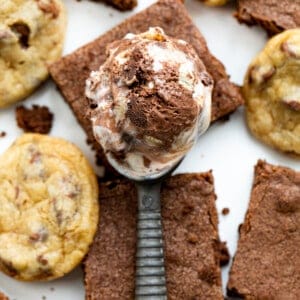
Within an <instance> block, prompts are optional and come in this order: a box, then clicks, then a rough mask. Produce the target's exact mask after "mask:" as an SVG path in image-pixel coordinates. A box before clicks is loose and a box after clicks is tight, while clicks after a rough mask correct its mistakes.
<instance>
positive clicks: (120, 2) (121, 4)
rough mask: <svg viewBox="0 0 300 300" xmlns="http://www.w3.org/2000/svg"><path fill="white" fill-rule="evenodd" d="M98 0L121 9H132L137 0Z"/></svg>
mask: <svg viewBox="0 0 300 300" xmlns="http://www.w3.org/2000/svg"><path fill="white" fill-rule="evenodd" d="M95 1H97V0H95ZM98 1H99V0H98ZM100 1H102V2H105V3H107V4H109V5H112V6H114V7H115V8H117V9H119V10H121V11H124V10H130V9H133V8H134V7H136V5H137V0H100Z"/></svg>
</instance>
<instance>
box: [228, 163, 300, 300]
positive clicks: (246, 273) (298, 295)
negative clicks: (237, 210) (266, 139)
mask: <svg viewBox="0 0 300 300" xmlns="http://www.w3.org/2000/svg"><path fill="white" fill-rule="evenodd" d="M227 288H228V294H229V295H230V296H239V297H242V298H243V299H248V300H250V299H251V300H252V299H278V300H281V299H282V300H298V299H300V172H295V171H293V170H292V169H289V168H285V167H280V166H273V165H271V164H268V163H266V162H264V161H261V160H260V161H258V163H257V165H256V167H255V176H254V183H253V188H252V193H251V199H250V204H249V208H248V211H247V214H246V217H245V221H244V224H243V225H242V226H241V229H240V239H239V242H238V249H237V252H236V255H235V258H234V260H233V265H232V268H231V270H230V276H229V283H228V286H227Z"/></svg>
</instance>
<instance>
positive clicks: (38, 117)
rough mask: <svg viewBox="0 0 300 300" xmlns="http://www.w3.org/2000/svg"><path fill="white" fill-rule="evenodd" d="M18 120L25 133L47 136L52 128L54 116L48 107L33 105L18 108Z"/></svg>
mask: <svg viewBox="0 0 300 300" xmlns="http://www.w3.org/2000/svg"><path fill="white" fill-rule="evenodd" d="M16 120H17V124H18V126H19V127H20V128H22V129H23V130H24V131H25V132H34V133H41V134H47V133H49V132H50V130H51V127H52V120H53V114H52V113H51V112H50V110H49V108H48V107H47V106H39V105H33V106H32V108H26V107H25V106H23V105H20V106H18V107H16Z"/></svg>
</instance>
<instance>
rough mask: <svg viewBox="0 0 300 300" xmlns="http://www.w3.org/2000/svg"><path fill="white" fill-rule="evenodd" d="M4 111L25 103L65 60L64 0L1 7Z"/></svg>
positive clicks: (11, 0)
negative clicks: (54, 64) (53, 67)
mask: <svg viewBox="0 0 300 300" xmlns="http://www.w3.org/2000/svg"><path fill="white" fill-rule="evenodd" d="M0 11H1V13H0V107H5V106H8V105H10V104H12V103H14V102H17V101H19V100H22V99H23V98H25V97H27V96H28V95H29V94H30V93H32V92H33V91H34V89H36V88H37V87H38V86H39V85H40V83H41V82H42V81H44V80H45V79H46V78H47V76H48V70H47V64H49V63H52V62H54V61H55V60H56V59H57V58H59V57H60V56H61V53H62V48H63V40H64V33H65V27H66V13H65V9H64V6H63V4H62V2H61V1H60V0H27V1H23V0H5V1H1V3H0Z"/></svg>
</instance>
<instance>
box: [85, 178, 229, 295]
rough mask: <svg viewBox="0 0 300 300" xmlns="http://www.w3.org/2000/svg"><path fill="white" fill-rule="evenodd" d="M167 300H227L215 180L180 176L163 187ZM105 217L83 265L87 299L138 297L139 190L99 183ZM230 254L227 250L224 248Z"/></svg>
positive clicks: (123, 183)
mask: <svg viewBox="0 0 300 300" xmlns="http://www.w3.org/2000/svg"><path fill="white" fill-rule="evenodd" d="M161 197H162V216H163V228H164V240H165V256H166V273H167V287H168V296H169V297H168V299H176V300H178V299H199V300H200V299H205V300H208V299H212V300H218V299H223V295H222V288H221V274H220V260H221V252H222V253H223V255H222V258H223V262H225V261H224V258H225V257H224V253H225V252H226V251H225V252H224V244H222V243H220V240H219V236H218V220H217V212H216V207H215V200H216V195H215V193H214V184H213V176H212V174H211V172H208V173H203V174H183V175H176V176H174V177H172V178H170V179H168V180H167V181H166V182H165V183H164V184H163V187H162V194H161ZM100 206H101V218H100V223H99V226H98V232H97V234H96V237H95V239H94V243H93V244H92V246H91V248H90V251H89V253H88V255H87V258H86V260H85V262H84V272H85V288H86V299H89V300H98V299H103V300H106V299H107V300H113V299H122V300H126V299H133V298H134V273H135V247H136V214H137V202H136V191H135V188H134V186H133V184H132V183H129V182H128V181H125V180H124V181H115V182H107V183H103V184H100ZM225 249H226V248H225Z"/></svg>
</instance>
